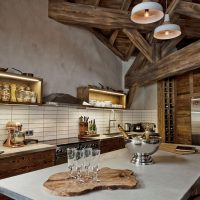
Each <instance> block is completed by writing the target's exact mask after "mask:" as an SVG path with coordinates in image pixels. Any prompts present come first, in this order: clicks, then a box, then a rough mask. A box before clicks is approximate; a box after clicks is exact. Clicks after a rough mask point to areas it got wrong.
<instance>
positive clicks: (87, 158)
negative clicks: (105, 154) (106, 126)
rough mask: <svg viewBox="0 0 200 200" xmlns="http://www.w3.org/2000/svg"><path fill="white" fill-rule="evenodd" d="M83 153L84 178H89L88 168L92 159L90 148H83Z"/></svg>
mask: <svg viewBox="0 0 200 200" xmlns="http://www.w3.org/2000/svg"><path fill="white" fill-rule="evenodd" d="M83 151H84V169H85V172H86V176H87V177H89V167H90V164H91V158H92V148H85V149H83Z"/></svg>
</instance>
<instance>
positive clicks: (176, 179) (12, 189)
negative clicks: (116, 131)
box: [0, 149, 200, 200]
mask: <svg viewBox="0 0 200 200" xmlns="http://www.w3.org/2000/svg"><path fill="white" fill-rule="evenodd" d="M199 156H200V154H190V155H176V154H172V153H169V152H165V151H161V150H159V151H157V152H156V153H155V154H154V155H153V158H154V161H155V164H153V165H148V166H134V165H133V164H132V163H130V159H131V156H130V155H129V153H128V152H127V149H122V150H117V151H114V152H110V153H106V154H103V155H101V161H100V167H110V168H118V169H131V170H133V171H134V172H135V174H136V177H137V179H138V181H139V183H138V185H137V187H136V188H135V189H129V190H102V191H96V192H91V193H89V194H85V195H81V196H76V197H59V196H54V195H52V194H49V193H48V192H47V191H46V190H45V188H43V183H44V182H45V181H46V180H47V179H48V177H49V176H50V175H52V174H54V173H57V172H61V171H65V170H66V169H67V166H66V164H62V165H57V166H54V167H49V168H46V169H42V170H38V171H34V172H30V173H27V174H23V175H19V176H14V177H11V178H7V179H2V180H0V193H2V194H5V195H7V196H9V197H11V198H13V199H18V200H23V199H26V200H28V199H35V200H57V199H58V200H59V199H61V200H62V199H74V200H94V199H96V200H112V199H113V200H122V199H126V200H133V199H140V200H146V199H148V200H179V199H181V200H184V199H188V196H189V195H190V192H191V188H192V186H193V185H194V184H195V183H196V184H197V183H199V179H200V168H199V166H200V159H199V158H200V157H199ZM19 183H20V184H19Z"/></svg>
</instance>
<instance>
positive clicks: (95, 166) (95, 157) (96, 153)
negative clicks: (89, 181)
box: [92, 149, 100, 182]
mask: <svg viewBox="0 0 200 200" xmlns="http://www.w3.org/2000/svg"><path fill="white" fill-rule="evenodd" d="M99 158H100V150H99V149H93V150H92V171H93V172H94V176H93V180H94V181H96V182H99V181H100V180H99V179H98V170H99Z"/></svg>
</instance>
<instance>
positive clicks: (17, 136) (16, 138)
mask: <svg viewBox="0 0 200 200" xmlns="http://www.w3.org/2000/svg"><path fill="white" fill-rule="evenodd" d="M24 140H25V132H21V131H15V132H14V133H12V136H11V142H12V143H13V144H19V143H20V144H21V143H23V142H24Z"/></svg>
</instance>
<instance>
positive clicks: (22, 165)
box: [0, 150, 55, 178]
mask: <svg viewBox="0 0 200 200" xmlns="http://www.w3.org/2000/svg"><path fill="white" fill-rule="evenodd" d="M54 164H55V150H47V151H42V152H36V153H28V154H24V155H20V156H12V157H9V158H2V159H0V178H7V177H10V176H15V175H19V174H23V173H27V172H31V171H34V170H38V169H43V168H46V167H51V166H53V165H54Z"/></svg>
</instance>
